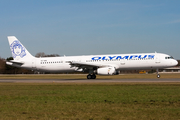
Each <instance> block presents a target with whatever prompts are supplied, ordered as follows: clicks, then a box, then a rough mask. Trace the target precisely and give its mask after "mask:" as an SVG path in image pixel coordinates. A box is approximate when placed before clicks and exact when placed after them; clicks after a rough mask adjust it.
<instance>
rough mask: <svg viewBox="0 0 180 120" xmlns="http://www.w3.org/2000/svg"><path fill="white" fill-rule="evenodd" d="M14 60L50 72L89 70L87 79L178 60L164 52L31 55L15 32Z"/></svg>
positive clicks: (11, 38)
mask: <svg viewBox="0 0 180 120" xmlns="http://www.w3.org/2000/svg"><path fill="white" fill-rule="evenodd" d="M8 41H9V45H10V50H11V52H12V56H13V60H10V61H7V62H6V64H7V65H11V66H15V67H20V68H25V69H30V70H34V71H44V72H46V71H48V72H64V73H65V72H68V73H69V72H87V73H89V74H88V75H87V79H96V74H98V75H117V74H119V71H120V70H144V69H156V70H157V78H160V75H159V73H158V70H159V69H162V68H168V67H172V66H176V65H177V64H178V62H177V60H175V59H174V58H173V57H171V56H169V55H167V54H163V53H156V52H155V53H136V54H109V55H108V54H107V55H86V56H62V57H42V58H36V57H34V56H32V55H31V54H30V53H29V52H28V50H27V49H26V48H25V47H24V46H23V44H21V42H20V41H19V40H18V39H17V38H16V37H15V36H8Z"/></svg>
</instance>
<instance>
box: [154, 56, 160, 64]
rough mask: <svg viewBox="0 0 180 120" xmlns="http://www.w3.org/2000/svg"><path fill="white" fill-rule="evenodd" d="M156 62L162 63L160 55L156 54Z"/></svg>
mask: <svg viewBox="0 0 180 120" xmlns="http://www.w3.org/2000/svg"><path fill="white" fill-rule="evenodd" d="M155 62H156V63H160V55H158V54H156V57H155Z"/></svg>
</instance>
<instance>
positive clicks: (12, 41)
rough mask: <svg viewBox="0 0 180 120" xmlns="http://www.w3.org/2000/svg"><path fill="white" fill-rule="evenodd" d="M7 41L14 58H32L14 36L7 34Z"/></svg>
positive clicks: (18, 59) (19, 59)
mask: <svg viewBox="0 0 180 120" xmlns="http://www.w3.org/2000/svg"><path fill="white" fill-rule="evenodd" d="M8 41H9V46H10V49H11V52H12V56H13V58H14V60H17V61H21V60H24V59H27V60H28V59H31V58H34V57H33V56H32V55H31V54H30V53H29V52H28V51H27V49H26V48H25V47H24V46H23V45H22V44H21V42H20V41H19V40H18V39H17V38H16V37H15V36H8Z"/></svg>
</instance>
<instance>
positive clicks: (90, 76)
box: [87, 74, 96, 79]
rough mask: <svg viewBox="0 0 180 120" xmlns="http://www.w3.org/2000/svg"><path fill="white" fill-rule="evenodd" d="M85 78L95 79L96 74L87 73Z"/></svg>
mask: <svg viewBox="0 0 180 120" xmlns="http://www.w3.org/2000/svg"><path fill="white" fill-rule="evenodd" d="M87 79H96V75H95V74H92V75H91V74H89V75H87Z"/></svg>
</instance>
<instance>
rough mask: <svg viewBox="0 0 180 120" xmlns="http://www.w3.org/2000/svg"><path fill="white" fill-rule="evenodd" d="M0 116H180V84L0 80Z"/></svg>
mask: <svg viewBox="0 0 180 120" xmlns="http://www.w3.org/2000/svg"><path fill="white" fill-rule="evenodd" d="M0 119H3V120H11V119H13V120H14V119H40V120H44V119H48V120H50V119H73V120H82V119H85V120H97V119H98V120H99V119H102V120H119V119H135V120H139V119H164V120H169V119H180V83H153V84H152V83H110V84H108V83H96V84H93V83H91V84H85V83H79V84H78V83H75V84H74V83H0Z"/></svg>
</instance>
